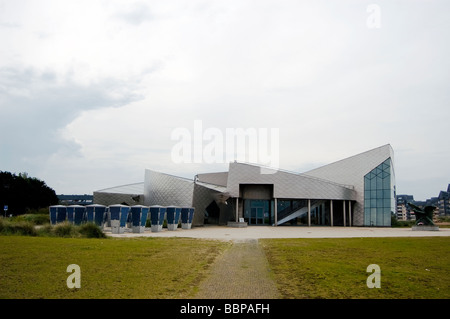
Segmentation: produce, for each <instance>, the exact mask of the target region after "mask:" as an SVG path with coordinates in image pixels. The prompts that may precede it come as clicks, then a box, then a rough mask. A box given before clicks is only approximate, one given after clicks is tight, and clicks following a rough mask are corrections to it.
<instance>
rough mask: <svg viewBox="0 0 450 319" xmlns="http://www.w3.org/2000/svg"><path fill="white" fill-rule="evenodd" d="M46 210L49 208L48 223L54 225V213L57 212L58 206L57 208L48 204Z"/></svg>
mask: <svg viewBox="0 0 450 319" xmlns="http://www.w3.org/2000/svg"><path fill="white" fill-rule="evenodd" d="M48 210H49V214H50V223H51V224H52V225H55V224H56V214H57V211H58V208H57V206H50V207H49V209H48Z"/></svg>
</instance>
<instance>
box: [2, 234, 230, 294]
mask: <svg viewBox="0 0 450 319" xmlns="http://www.w3.org/2000/svg"><path fill="white" fill-rule="evenodd" d="M227 245H228V244H226V243H223V242H218V241H211V240H209V241H208V240H196V239H187V238H169V239H159V238H153V239H152V238H139V239H112V238H107V239H84V238H49V237H27V236H0V269H1V271H0V299H4V298H19V299H24V298H27V299H28V298H32V299H34V298H64V299H69V298H70V299H71V298H101V299H103V298H128V299H134V298H152V299H159V298H171V299H174V298H188V297H191V296H192V295H193V294H195V292H196V289H197V287H198V283H199V282H200V280H202V278H203V277H204V276H205V274H206V272H207V271H208V269H209V266H210V264H211V263H212V262H213V261H214V259H215V257H216V256H217V255H218V254H219V253H221V252H222V250H223V249H225V248H226V246H227ZM70 264H77V265H79V266H80V272H81V288H80V289H77V288H73V289H69V288H68V287H67V284H66V280H67V278H68V276H69V275H70V274H71V273H68V272H66V270H67V266H68V265H70Z"/></svg>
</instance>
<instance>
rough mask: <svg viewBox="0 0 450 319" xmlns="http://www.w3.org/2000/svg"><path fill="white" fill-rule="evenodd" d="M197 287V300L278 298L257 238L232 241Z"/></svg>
mask: <svg viewBox="0 0 450 319" xmlns="http://www.w3.org/2000/svg"><path fill="white" fill-rule="evenodd" d="M212 267H213V268H212V272H211V275H210V276H209V278H207V279H206V280H205V281H204V282H203V283H202V284H201V285H200V287H199V291H198V293H197V295H196V296H195V298H199V299H276V298H279V297H280V295H279V293H278V290H277V288H276V286H275V282H274V281H273V280H272V278H271V276H270V269H269V265H268V263H267V260H266V256H265V255H264V252H263V250H262V248H261V247H260V246H259V244H258V240H256V239H246V240H235V241H234V242H233V245H232V246H231V247H230V248H229V249H228V250H227V251H226V252H225V253H224V254H223V255H222V256H221V257H220V258H219V259H218V260H217V261H216V262H215V263H214V265H213V266H212Z"/></svg>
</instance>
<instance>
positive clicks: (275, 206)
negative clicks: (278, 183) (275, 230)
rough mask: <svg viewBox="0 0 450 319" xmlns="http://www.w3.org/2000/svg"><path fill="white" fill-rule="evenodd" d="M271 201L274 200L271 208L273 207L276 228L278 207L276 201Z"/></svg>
mask: <svg viewBox="0 0 450 319" xmlns="http://www.w3.org/2000/svg"><path fill="white" fill-rule="evenodd" d="M273 200H274V203H273V206H274V216H275V226H277V223H278V208H277V206H278V205H277V199H276V198H274V199H273Z"/></svg>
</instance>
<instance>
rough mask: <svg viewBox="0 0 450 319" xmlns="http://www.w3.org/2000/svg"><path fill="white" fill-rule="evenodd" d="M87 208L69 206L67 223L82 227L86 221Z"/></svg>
mask: <svg viewBox="0 0 450 319" xmlns="http://www.w3.org/2000/svg"><path fill="white" fill-rule="evenodd" d="M85 214H86V207H85V206H81V205H70V206H67V221H68V222H69V223H70V224H74V225H81V223H83V222H84V220H85Z"/></svg>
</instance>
